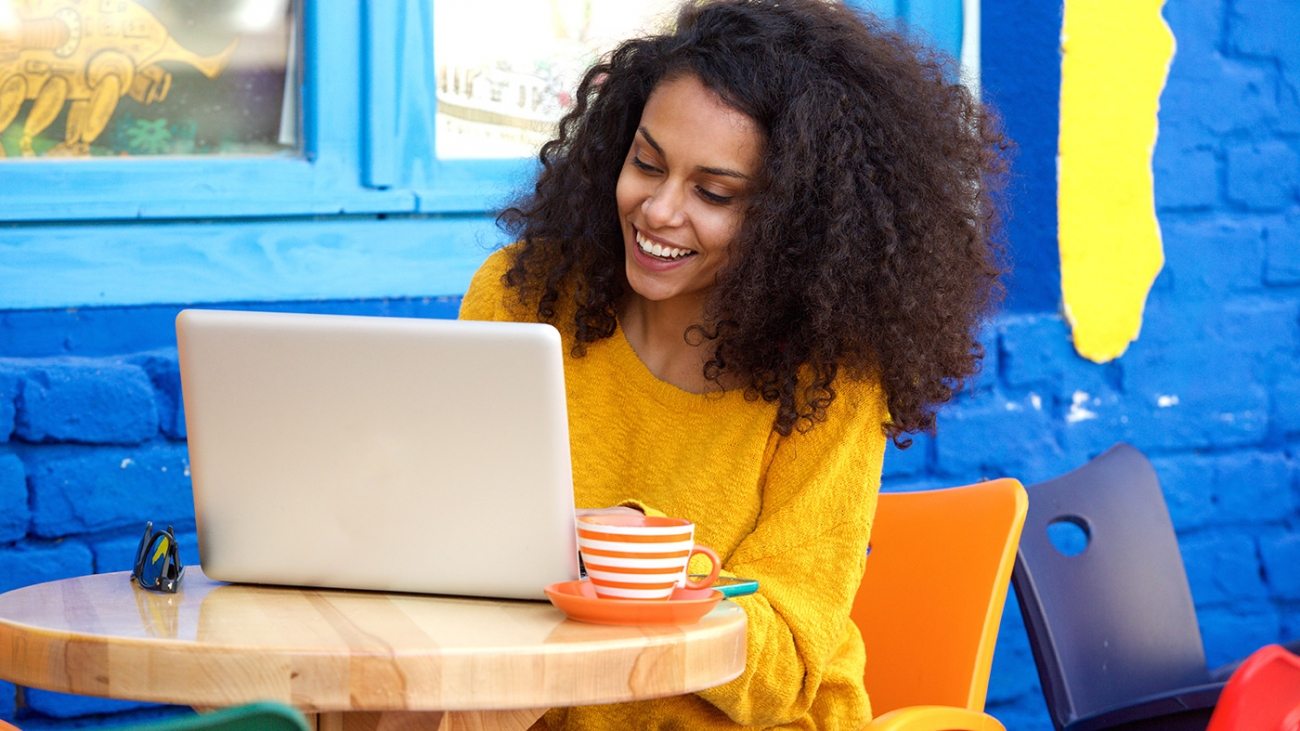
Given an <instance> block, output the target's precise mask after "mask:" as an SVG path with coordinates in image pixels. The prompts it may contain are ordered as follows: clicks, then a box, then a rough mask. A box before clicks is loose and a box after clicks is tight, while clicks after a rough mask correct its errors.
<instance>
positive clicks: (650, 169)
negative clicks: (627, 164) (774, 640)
mask: <svg viewBox="0 0 1300 731" xmlns="http://www.w3.org/2000/svg"><path fill="white" fill-rule="evenodd" d="M632 165H634V166H635V167H636V168H637V169H638V170H644V171H646V172H647V173H657V172H659V168H657V167H655V166H654V165H651V164H650V163H648V162H646V161H644V160H642V159H641V158H639V157H637V156H636V155H633V156H632Z"/></svg>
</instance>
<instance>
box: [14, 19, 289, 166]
mask: <svg viewBox="0 0 1300 731" xmlns="http://www.w3.org/2000/svg"><path fill="white" fill-rule="evenodd" d="M297 32H298V19H297V9H296V7H295V3H294V2H293V0H0V147H3V153H2V154H3V157H4V159H6V160H8V161H13V160H14V159H16V158H21V157H88V156H112V157H139V156H156V155H250V154H252V155H264V154H274V153H284V152H286V151H293V150H296V149H298V147H299V137H300V135H299V132H298V129H299V124H298V106H299V105H298V98H297V94H298V87H299V85H298V83H297V77H298V68H299V64H298V60H297V46H298V45H299V44H298V43H297Z"/></svg>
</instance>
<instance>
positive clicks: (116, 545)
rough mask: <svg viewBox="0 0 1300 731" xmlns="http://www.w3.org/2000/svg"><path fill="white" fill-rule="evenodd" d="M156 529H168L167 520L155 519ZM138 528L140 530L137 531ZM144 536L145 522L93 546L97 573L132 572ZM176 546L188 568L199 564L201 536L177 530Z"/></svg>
mask: <svg viewBox="0 0 1300 731" xmlns="http://www.w3.org/2000/svg"><path fill="white" fill-rule="evenodd" d="M153 520H154V528H155V529H157V528H166V527H167V520H165V519H159V518H153ZM136 528H138V530H137V529H136ZM143 535H144V520H141V522H140V525H139V526H138V527H137V526H133V528H132V530H131V531H130V532H128V533H127V534H126V535H125V536H121V537H118V538H112V539H109V540H103V541H99V542H97V543H95V544H93V545H92V546H91V551H92V552H93V553H94V555H95V573H97V574H106V573H109V572H112V571H130V570H131V568H132V567H133V566H134V565H135V552H136V550H137V549H139V547H140V538H141V537H142V536H143ZM176 544H177V545H178V546H180V547H181V563H182V564H184V565H186V566H197V565H198V564H199V536H198V534H197V533H195V532H194V531H192V530H190V531H186V530H184V529H176Z"/></svg>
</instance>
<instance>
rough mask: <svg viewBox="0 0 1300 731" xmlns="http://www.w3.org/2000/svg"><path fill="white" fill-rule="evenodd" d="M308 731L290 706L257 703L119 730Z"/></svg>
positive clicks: (301, 719)
mask: <svg viewBox="0 0 1300 731" xmlns="http://www.w3.org/2000/svg"><path fill="white" fill-rule="evenodd" d="M191 729H193V730H194V731H200V730H201V731H243V730H245V729H247V730H248V731H254V730H255V729H256V730H259V731H309V727H308V726H307V719H306V718H304V717H303V715H302V714H301V713H299V712H298V711H297V710H296V709H295V708H293V707H292V706H288V705H285V704H284V703H276V702H272V701H259V702H257V703H249V704H247V705H243V706H235V707H233V708H222V709H220V710H216V711H210V712H208V713H199V714H196V715H192V716H180V717H178V718H170V719H167V720H165V721H157V722H154V723H148V724H141V725H134V726H126V727H122V728H121V729H120V730H119V731H191Z"/></svg>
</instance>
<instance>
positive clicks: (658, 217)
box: [641, 180, 686, 228]
mask: <svg viewBox="0 0 1300 731" xmlns="http://www.w3.org/2000/svg"><path fill="white" fill-rule="evenodd" d="M684 199H685V191H684V190H683V186H682V185H680V184H678V183H676V182H674V181H671V180H665V181H663V182H661V183H660V184H659V185H657V186H655V188H654V190H652V191H650V194H649V195H647V196H646V199H645V200H644V201H642V202H641V213H642V215H644V216H645V221H646V223H647V224H648V225H649V226H650V227H652V228H670V227H673V226H680V225H682V223H684V222H685V221H686V212H685V211H684V210H683V206H684V203H685V200H684Z"/></svg>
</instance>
